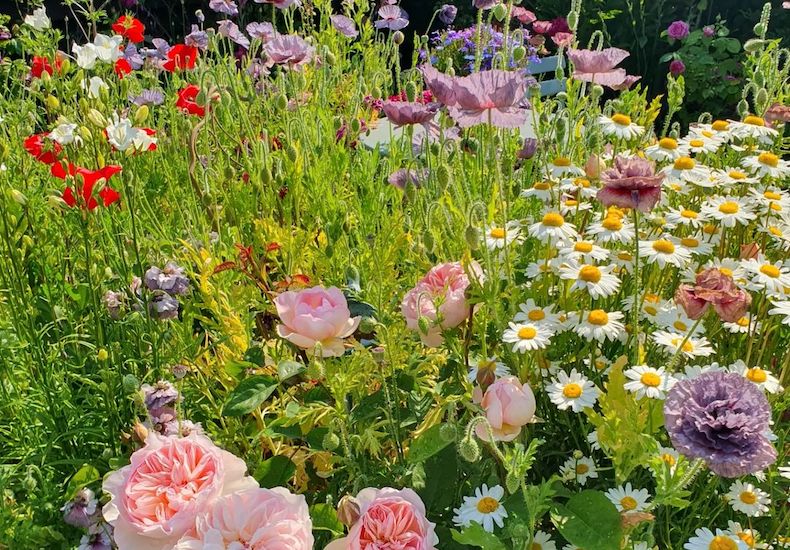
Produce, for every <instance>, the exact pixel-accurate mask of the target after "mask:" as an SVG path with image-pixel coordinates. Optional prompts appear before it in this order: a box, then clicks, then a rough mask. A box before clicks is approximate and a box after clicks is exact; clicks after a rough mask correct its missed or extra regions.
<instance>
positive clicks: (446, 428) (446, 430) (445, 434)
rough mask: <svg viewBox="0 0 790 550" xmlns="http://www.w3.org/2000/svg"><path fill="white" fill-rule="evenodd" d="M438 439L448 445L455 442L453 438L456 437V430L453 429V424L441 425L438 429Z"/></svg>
mask: <svg viewBox="0 0 790 550" xmlns="http://www.w3.org/2000/svg"><path fill="white" fill-rule="evenodd" d="M439 437H441V438H442V440H443V441H447V442H449V443H451V442H453V441H455V438H456V437H458V430H457V429H456V428H455V424H450V423H447V424H442V426H441V427H440V428H439Z"/></svg>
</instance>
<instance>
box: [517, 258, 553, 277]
mask: <svg viewBox="0 0 790 550" xmlns="http://www.w3.org/2000/svg"><path fill="white" fill-rule="evenodd" d="M560 265H562V260H561V259H559V258H552V259H551V260H549V261H548V262H547V261H545V260H542V261H539V262H531V263H530V264H529V265H527V268H526V269H525V270H524V273H525V274H526V276H527V279H537V278H538V277H542V276H543V275H551V274H553V273H559V269H560Z"/></svg>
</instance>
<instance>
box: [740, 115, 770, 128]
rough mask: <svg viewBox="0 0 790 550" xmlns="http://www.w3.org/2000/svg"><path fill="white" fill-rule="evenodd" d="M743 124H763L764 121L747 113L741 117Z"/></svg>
mask: <svg viewBox="0 0 790 550" xmlns="http://www.w3.org/2000/svg"><path fill="white" fill-rule="evenodd" d="M743 123H744V124H751V125H752V126H765V121H764V120H763V119H761V118H760V117H758V116H754V115H749V116H747V117H746V118H744V119H743Z"/></svg>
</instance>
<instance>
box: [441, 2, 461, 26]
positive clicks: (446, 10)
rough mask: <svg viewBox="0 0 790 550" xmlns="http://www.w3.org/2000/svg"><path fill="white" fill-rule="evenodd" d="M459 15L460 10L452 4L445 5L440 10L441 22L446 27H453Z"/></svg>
mask: <svg viewBox="0 0 790 550" xmlns="http://www.w3.org/2000/svg"><path fill="white" fill-rule="evenodd" d="M457 15H458V8H456V7H455V6H453V5H452V4H444V5H443V6H442V7H441V8H439V21H441V22H442V23H444V24H445V25H452V24H453V21H455V18H456V16H457Z"/></svg>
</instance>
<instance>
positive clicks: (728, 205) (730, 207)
mask: <svg viewBox="0 0 790 550" xmlns="http://www.w3.org/2000/svg"><path fill="white" fill-rule="evenodd" d="M740 209H741V206H740V205H739V204H738V203H737V202H735V201H725V202H723V203H721V204H720V205H719V212H721V213H722V214H737V213H738V211H739V210H740Z"/></svg>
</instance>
